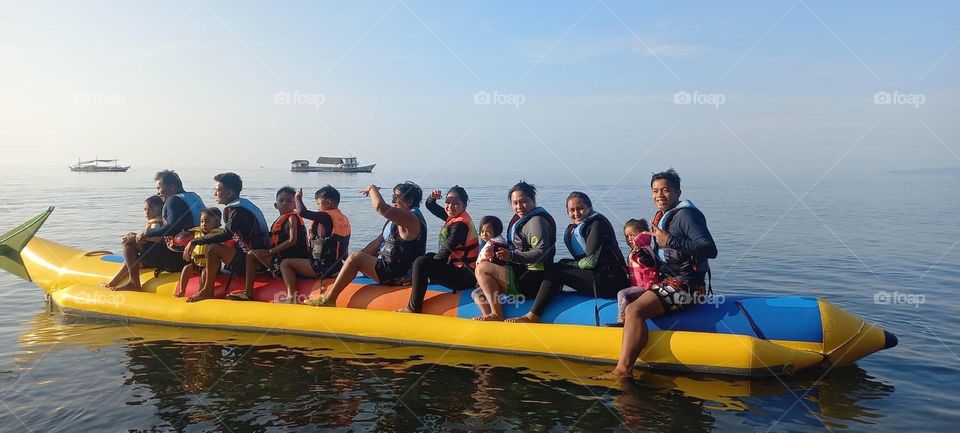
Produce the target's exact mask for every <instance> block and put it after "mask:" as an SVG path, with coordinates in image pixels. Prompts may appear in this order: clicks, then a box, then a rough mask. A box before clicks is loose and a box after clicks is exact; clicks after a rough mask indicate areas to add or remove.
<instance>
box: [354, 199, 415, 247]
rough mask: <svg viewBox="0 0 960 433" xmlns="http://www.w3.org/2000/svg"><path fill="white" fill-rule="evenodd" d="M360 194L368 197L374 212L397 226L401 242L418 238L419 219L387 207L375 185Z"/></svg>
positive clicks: (406, 211) (397, 209)
mask: <svg viewBox="0 0 960 433" xmlns="http://www.w3.org/2000/svg"><path fill="white" fill-rule="evenodd" d="M362 192H363V194H364V195H367V196H369V197H370V205H371V206H373V210H374V211H376V212H377V213H378V214H379V215H380V216H382V217H384V218H386V219H388V220H390V221H392V222H393V223H394V224H396V225H397V226H398V228H399V232H400V237H401V238H403V240H405V241H412V240H414V239H416V238H417V237H418V236H420V219H418V218H417V216H416V215H415V214H414V213H413V212H412V211H409V210H405V209H400V208H397V207H393V206H390V205H388V204H387V202H385V201H384V200H383V196H381V195H380V188H378V187H377V186H376V185H370V186H368V187H367V188H366V189H365V190H364V191H362Z"/></svg>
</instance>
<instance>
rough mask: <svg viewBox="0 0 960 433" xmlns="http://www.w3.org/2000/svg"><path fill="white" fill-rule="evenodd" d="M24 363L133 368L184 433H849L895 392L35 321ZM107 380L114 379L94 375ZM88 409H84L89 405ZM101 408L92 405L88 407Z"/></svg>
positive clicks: (811, 381)
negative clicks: (622, 375) (717, 432)
mask: <svg viewBox="0 0 960 433" xmlns="http://www.w3.org/2000/svg"><path fill="white" fill-rule="evenodd" d="M28 329H29V332H27V333H25V334H23V335H22V336H21V338H20V339H19V345H20V349H21V352H20V353H21V356H20V357H19V358H18V362H21V361H22V362H24V363H30V360H31V359H32V358H33V357H36V356H38V354H39V353H44V352H46V350H47V349H50V350H53V351H58V350H62V349H76V348H78V347H85V348H87V349H88V350H89V351H91V352H98V353H100V354H101V355H102V354H103V353H104V352H106V353H107V356H108V358H115V359H116V361H117V362H120V363H123V364H124V365H125V367H126V373H125V378H124V382H123V383H124V386H125V387H126V388H128V389H130V390H132V391H131V395H132V396H133V397H132V398H131V399H129V401H126V404H127V405H130V406H145V407H149V408H152V412H153V414H154V416H155V419H153V420H149V421H145V424H146V425H138V426H124V427H155V428H168V429H174V430H177V431H185V430H194V429H201V430H202V429H224V430H225V429H229V430H231V431H261V430H265V429H268V428H278V427H282V428H305V429H312V428H315V427H318V426H322V427H325V428H337V429H341V430H344V431H347V430H352V431H369V430H378V431H403V432H406V431H415V430H433V429H444V430H472V431H502V430H518V431H550V430H551V429H555V428H560V429H571V428H572V429H576V430H583V431H612V430H622V429H629V430H633V431H647V430H654V431H663V430H683V431H709V430H712V429H715V428H718V427H719V428H725V427H731V428H737V429H744V428H750V429H763V430H766V429H767V428H769V427H770V426H771V425H774V429H773V430H775V431H776V430H810V429H823V428H829V429H832V430H837V429H844V428H848V427H851V426H860V427H863V426H864V425H867V424H873V423H876V422H878V421H879V420H880V419H881V418H882V417H883V416H884V414H883V413H881V412H879V411H876V410H872V409H870V408H869V407H868V406H867V405H865V404H864V403H865V402H867V401H870V400H877V399H884V398H886V397H887V396H889V395H890V394H891V393H892V392H893V391H894V389H893V387H892V386H890V385H887V384H885V383H883V382H881V381H878V380H877V379H875V378H873V377H871V376H870V375H869V374H867V373H866V372H865V371H864V370H863V369H860V368H858V367H855V366H853V367H845V368H839V369H836V370H834V371H832V372H830V373H829V374H828V375H827V376H826V377H825V378H824V379H823V380H820V376H821V375H822V373H823V372H816V371H814V372H810V373H805V374H803V375H798V376H795V377H791V378H786V379H785V382H784V381H781V380H779V379H777V378H767V379H760V380H735V379H730V378H718V377H709V376H696V375H695V376H691V375H672V374H661V373H653V372H649V371H644V372H642V373H639V374H638V377H636V378H635V379H634V380H630V381H626V382H623V383H620V384H611V383H607V382H598V381H595V380H591V379H587V378H589V377H593V376H596V375H598V374H600V373H603V372H604V371H606V368H607V367H605V366H596V365H589V364H579V363H574V362H570V361H560V360H557V359H551V358H545V357H535V356H530V357H519V356H505V355H493V354H484V353H477V352H468V351H447V350H443V349H436V348H423V347H409V346H393V345H388V344H380V343H357V342H349V343H345V342H342V341H339V340H336V339H323V338H315V337H298V336H287V335H259V334H255V333H241V332H230V331H218V330H206V329H191V328H175V327H167V326H151V325H130V326H124V325H120V324H116V323H112V322H92V321H79V320H76V319H70V318H65V317H63V316H62V315H59V314H56V313H44V314H39V315H37V316H35V317H34V318H33V320H32V321H31V324H30V326H29V327H28ZM89 380H90V381H91V382H93V381H101V382H102V381H104V380H109V378H102V377H100V378H97V377H91V378H89ZM78 404H79V403H78ZM87 410H89V411H95V409H87Z"/></svg>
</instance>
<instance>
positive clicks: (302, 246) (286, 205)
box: [227, 186, 310, 301]
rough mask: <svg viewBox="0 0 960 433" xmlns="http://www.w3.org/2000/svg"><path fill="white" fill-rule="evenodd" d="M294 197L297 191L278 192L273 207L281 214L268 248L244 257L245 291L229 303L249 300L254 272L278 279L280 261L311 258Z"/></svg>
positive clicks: (233, 295) (286, 187) (305, 230)
mask: <svg viewBox="0 0 960 433" xmlns="http://www.w3.org/2000/svg"><path fill="white" fill-rule="evenodd" d="M296 194H297V191H296V190H294V189H293V188H292V187H289V186H285V187H283V188H280V189H279V190H277V196H276V197H277V198H276V203H274V204H273V207H275V208H276V209H277V210H278V211H280V216H279V217H278V218H277V220H276V221H274V222H273V225H272V226H271V227H270V248H269V249H266V250H251V251H250V252H248V253H247V257H246V261H247V262H246V268H245V271H246V276H245V277H246V278H245V285H244V291H243V292H242V293H231V294H228V295H227V298H228V299H233V300H236V301H249V300H252V299H253V278H254V276H255V275H256V273H257V272H259V271H264V270H267V271H270V273H271V274H273V276H274V277H278V276H279V274H280V262H281V261H282V260H284V259H290V258H298V259H305V258H309V257H310V255H309V252H308V250H307V229H306V227H304V225H303V218H301V217H300V215H299V214H298V213H297V200H296ZM278 301H279V299H278Z"/></svg>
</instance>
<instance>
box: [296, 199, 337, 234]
mask: <svg viewBox="0 0 960 433" xmlns="http://www.w3.org/2000/svg"><path fill="white" fill-rule="evenodd" d="M297 213H299V214H300V216H301V217H303V218H306V219H308V220H310V221H313V222H315V223H318V224H319V227H318V230H316V231H314V230H313V224H311V225H310V237H311V238H314V237H321V238H323V237H327V236H329V235H330V233H333V218H330V215H327V213H326V212H318V211H312V210H310V209H307V207H306V206H304V204H303V200H302V199H301V200H297Z"/></svg>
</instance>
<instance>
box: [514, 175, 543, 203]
mask: <svg viewBox="0 0 960 433" xmlns="http://www.w3.org/2000/svg"><path fill="white" fill-rule="evenodd" d="M517 191H520V192H522V193H524V194H526V195H527V196H528V197H530V199H531V200H534V201H536V199H537V187H535V186H533V185H530V184H529V183H527V181H525V180H521V181H520V182H518V183H517V184H516V185H514V186H513V188H510V191H508V192H507V201H510V199H511V198H512V197H513V193H514V192H517Z"/></svg>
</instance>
